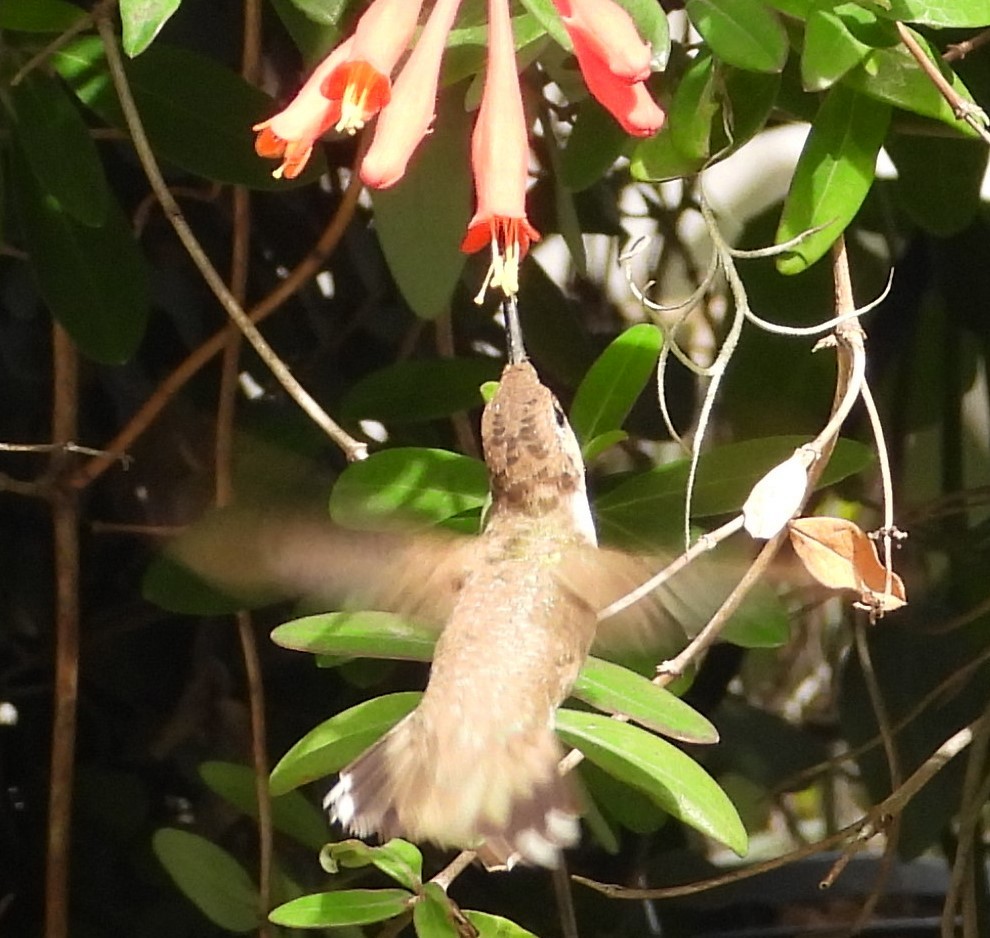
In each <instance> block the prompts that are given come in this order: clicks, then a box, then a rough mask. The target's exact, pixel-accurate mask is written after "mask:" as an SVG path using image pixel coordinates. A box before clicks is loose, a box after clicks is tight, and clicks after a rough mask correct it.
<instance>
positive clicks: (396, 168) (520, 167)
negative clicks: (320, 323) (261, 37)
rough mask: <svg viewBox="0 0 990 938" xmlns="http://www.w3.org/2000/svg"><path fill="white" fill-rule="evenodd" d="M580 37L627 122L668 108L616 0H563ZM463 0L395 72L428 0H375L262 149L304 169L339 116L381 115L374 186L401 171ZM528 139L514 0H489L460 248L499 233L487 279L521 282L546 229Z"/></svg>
mask: <svg viewBox="0 0 990 938" xmlns="http://www.w3.org/2000/svg"><path fill="white" fill-rule="evenodd" d="M553 2H554V5H555V6H556V8H557V11H558V12H559V14H560V16H561V19H562V21H563V23H564V26H565V28H566V29H567V33H568V35H569V36H570V38H571V42H572V43H573V45H574V54H575V55H576V57H577V60H578V65H579V66H580V69H581V74H582V76H583V77H584V80H585V83H586V85H587V86H588V90H589V92H590V93H591V94H592V96H594V97H595V98H596V99H597V100H598V101H599V102H600V103H601V104H602V106H603V107H605V108H606V109H607V110H608V111H610V112H611V113H612V115H613V116H614V117H615V118H616V120H617V121H618V122H619V123H620V124H621V125H622V127H623V128H624V129H625V130H626V132H627V133H630V134H633V135H636V136H649V135H650V134H653V133H656V131H657V130H659V129H660V127H661V125H662V124H663V120H664V114H663V111H662V110H661V109H660V108H659V107H658V105H657V104H656V102H654V100H653V99H652V98H651V97H650V95H649V92H648V91H647V90H646V85H645V80H646V78H647V76H648V75H649V73H650V47H649V44H648V43H645V42H643V40H642V39H641V38H640V37H639V34H638V33H637V32H636V27H635V25H634V24H633V21H632V18H631V17H630V16H629V14H628V13H627V12H626V11H625V10H624V9H622V7H620V6H619V5H618V4H617V3H615V0H553ZM459 5H460V0H436V2H435V3H434V5H433V8H432V10H431V11H430V14H429V17H428V18H427V20H426V23H425V25H424V26H423V29H422V31H421V33H420V35H419V38H418V40H417V42H416V44H415V46H414V48H413V50H412V52H411V53H410V54H409V57H408V58H407V59H406V61H405V63H404V64H403V66H402V68H401V70H400V71H399V74H398V77H397V78H396V80H395V82H394V83H393V82H392V80H391V76H392V73H393V72H394V71H395V69H396V66H397V65H398V62H399V59H400V58H401V57H402V55H403V54H404V52H405V51H406V49H407V48H408V47H409V44H410V42H411V40H412V38H413V35H414V33H415V31H416V26H417V23H418V21H419V14H420V11H421V9H422V6H423V0H373V2H372V3H371V5H370V6H369V7H368V9H367V11H366V12H365V13H364V15H363V16H362V17H361V19H360V20H359V21H358V24H357V28H356V29H355V31H354V34H353V36H351V37H350V38H349V39H347V40H346V41H345V42H343V43H341V45H339V46H337V48H336V49H334V50H333V51H332V52H331V53H330V55H328V56H327V58H326V59H324V61H323V62H322V63H321V64H320V65H319V66H318V67H317V68H316V70H315V71H314V72H313V74H312V76H311V77H310V78H309V80H308V81H307V82H306V83H305V84H304V85H303V87H302V89H301V90H300V92H299V94H298V95H296V97H295V98H294V99H293V101H292V102H291V103H290V104H289V106H288V107H286V108H285V110H283V111H281V112H280V113H278V114H276V115H275V116H274V117H272V118H270V119H269V120H266V121H264V122H262V123H260V124H258V125H256V126H255V128H254V130H255V131H257V134H258V136H257V140H256V142H255V149H256V150H257V152H258V154H259V155H261V156H264V157H270V158H275V159H280V160H281V163H280V164H279V166H278V168H277V169H276V170H275V172H274V175H275V176H276V177H282V176H285V177H286V178H288V179H292V178H293V177H295V176H298V175H299V173H301V172H302V171H303V169H304V168H305V166H306V163H307V161H308V160H309V157H310V154H311V153H312V152H313V145H314V144H315V142H316V140H317V139H318V138H319V137H320V136H321V135H322V134H324V133H326V132H327V131H328V130H329V129H330V128H331V127H333V128H335V129H336V130H338V131H342V132H347V133H354V132H356V131H357V130H360V129H361V128H362V127H363V126H364V125H365V123H366V122H367V121H369V120H371V118H372V117H374V116H375V115H376V114H377V115H378V121H377V125H376V127H375V133H374V138H373V140H372V142H371V146H370V147H369V149H368V152H367V154H366V155H365V157H364V160H363V161H362V164H361V179H362V181H363V182H364V183H365V184H366V185H368V186H371V187H373V188H385V187H387V186H391V185H394V184H395V183H396V182H398V181H399V180H400V179H401V178H402V176H403V174H404V173H405V171H406V166H407V165H408V163H409V160H410V158H411V157H412V154H413V153H414V151H415V149H416V147H417V146H418V145H419V143H420V141H421V140H422V139H423V137H424V136H426V134H427V133H428V132H429V130H430V126H431V124H432V123H433V119H434V112H435V107H436V96H437V82H438V79H439V73H440V61H441V58H442V56H443V50H444V46H445V44H446V40H447V34H448V33H449V32H450V30H451V28H452V26H453V23H454V19H455V17H456V16H457V10H458V7H459ZM528 160H529V144H528V140H527V127H526V118H525V114H524V112H523V103H522V94H521V92H520V88H519V75H518V73H517V70H516V59H515V48H514V44H513V37H512V23H511V19H510V15H509V0H488V67H487V71H486V74H485V87H484V92H483V94H482V99H481V107H480V109H479V111H478V118H477V121H476V123H475V127H474V133H473V136H472V140H471V162H472V170H473V172H474V180H475V195H476V199H477V207H476V211H475V214H474V217H473V218H472V219H471V222H470V224H469V225H468V230H467V234H466V235H465V237H464V240H463V242H462V244H461V249H462V250H463V251H465V252H468V253H472V252H474V251H478V250H480V249H482V248H483V247H485V246H486V245H491V250H492V263H491V266H490V268H489V272H488V276H487V278H486V280H485V286H484V287H483V289H482V293H483V292H484V290H485V289H487V288H488V287H494V288H499V289H501V290H502V291H503V292H504V293H505V294H506V295H507V296H509V295H512V294H513V293H515V292H516V291H517V290H518V285H519V262H520V261H521V259H522V257H523V256H524V255H525V254H526V251H527V250H528V249H529V245H530V243H531V242H533V241H538V240H539V237H540V236H539V233H538V232H537V231H536V229H535V228H533V226H532V225H531V224H530V223H529V220H528V219H527V217H526V183H527V178H528Z"/></svg>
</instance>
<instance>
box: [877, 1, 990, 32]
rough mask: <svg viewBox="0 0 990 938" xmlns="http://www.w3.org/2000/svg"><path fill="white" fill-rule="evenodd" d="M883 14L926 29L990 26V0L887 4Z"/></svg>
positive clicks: (895, 2)
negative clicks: (935, 27) (920, 25)
mask: <svg viewBox="0 0 990 938" xmlns="http://www.w3.org/2000/svg"><path fill="white" fill-rule="evenodd" d="M883 6H885V7H887V9H885V10H884V9H882V8H881V10H880V12H881V13H882V15H883V16H886V17H889V18H890V19H892V20H901V21H903V22H907V23H921V24H923V25H925V26H969V27H973V26H990V2H988V0H887V2H885V3H884V4H883Z"/></svg>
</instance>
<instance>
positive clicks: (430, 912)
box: [413, 883, 460, 938]
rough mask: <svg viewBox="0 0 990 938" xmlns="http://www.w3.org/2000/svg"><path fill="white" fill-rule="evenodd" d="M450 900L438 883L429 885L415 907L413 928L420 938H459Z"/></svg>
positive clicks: (425, 887)
mask: <svg viewBox="0 0 990 938" xmlns="http://www.w3.org/2000/svg"><path fill="white" fill-rule="evenodd" d="M451 912H452V910H451V904H450V899H448V898H447V893H445V892H444V891H443V890H442V889H441V888H440V887H439V886H438V885H437V884H436V883H427V884H426V885H425V886H424V887H423V892H422V894H421V895H420V897H419V901H418V902H417V903H416V905H415V906H413V927H414V928H415V929H416V934H417V935H418V936H419V938H457V936H458V935H459V934H460V933H459V932H458V930H457V926H456V925H455V924H454V917H453V915H452V914H451Z"/></svg>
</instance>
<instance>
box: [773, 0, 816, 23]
mask: <svg viewBox="0 0 990 938" xmlns="http://www.w3.org/2000/svg"><path fill="white" fill-rule="evenodd" d="M765 2H766V5H767V6H770V7H773V8H774V9H775V10H780V12H781V13H786V14H787V15H788V16H793V17H795V18H796V19H799V20H806V19H807V18H808V17H809V16H811V14H812V12H813V11H814V10H815V9H816V8H817V7H818V5H819V3H820V0H765Z"/></svg>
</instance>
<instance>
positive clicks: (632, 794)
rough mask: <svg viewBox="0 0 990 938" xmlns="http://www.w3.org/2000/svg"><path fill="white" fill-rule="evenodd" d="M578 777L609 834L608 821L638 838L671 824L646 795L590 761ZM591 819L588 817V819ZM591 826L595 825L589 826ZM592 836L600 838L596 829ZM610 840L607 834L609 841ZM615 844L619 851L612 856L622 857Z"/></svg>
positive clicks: (584, 762) (585, 760) (667, 816)
mask: <svg viewBox="0 0 990 938" xmlns="http://www.w3.org/2000/svg"><path fill="white" fill-rule="evenodd" d="M578 773H579V774H580V777H581V781H582V783H583V784H584V787H585V790H586V791H587V793H588V795H590V796H591V798H592V800H593V802H594V805H595V807H597V808H598V809H599V811H600V812H601V815H600V816H601V823H602V824H604V825H605V828H606V830H610V829H609V828H608V824H607V822H606V820H605V819H606V818H607V819H608V820H610V821H612V822H614V823H615V824H620V825H621V826H622V827H624V828H626V829H627V830H631V831H633V832H634V833H637V834H652V833H654V832H655V831H658V830H660V828H661V827H663V826H664V825H665V824H666V823H667V822H668V821H669V820H670V815H669V814H667V812H666V811H664V810H663V808H661V807H660V806H659V805H658V804H656V803H655V802H654V801H653V800H651V799H650V798H648V797H647V796H646V795H645V794H643V792H642V791H640V790H639V789H638V788H633V787H632V786H631V785H627V784H626V783H625V782H622V781H620V780H619V779H617V778H616V777H615V776H614V775H610V774H609V773H608V772H606V771H605V770H604V769H600V768H599V767H598V766H597V765H595V764H594V762H590V761H589V760H588V759H584V760H582V762H581V765H580V766H579V767H578ZM588 816H589V815H588V814H585V819H587V818H588ZM588 826H589V827H591V826H592V825H591V824H588ZM592 832H593V833H594V835H595V837H596V838H598V837H599V836H600V834H599V832H598V831H597V830H595V829H594V828H592ZM608 836H609V835H608V834H605V837H606V839H608ZM613 837H614V835H613ZM615 844H616V849H615V850H613V851H611V852H613V853H618V852H619V841H618V839H617V838H615Z"/></svg>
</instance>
